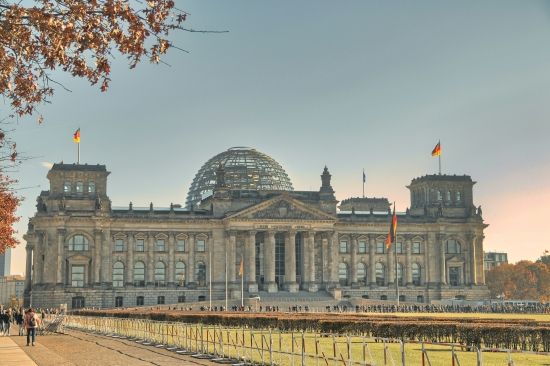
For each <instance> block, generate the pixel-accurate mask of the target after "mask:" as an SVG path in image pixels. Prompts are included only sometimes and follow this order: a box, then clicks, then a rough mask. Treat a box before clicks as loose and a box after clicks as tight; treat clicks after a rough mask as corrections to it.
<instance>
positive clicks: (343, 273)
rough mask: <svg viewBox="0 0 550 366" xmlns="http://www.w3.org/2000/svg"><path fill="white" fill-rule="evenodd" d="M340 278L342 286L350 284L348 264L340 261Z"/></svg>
mask: <svg viewBox="0 0 550 366" xmlns="http://www.w3.org/2000/svg"><path fill="white" fill-rule="evenodd" d="M338 279H339V280H340V286H347V285H348V265H347V264H346V263H344V262H340V264H339V265H338Z"/></svg>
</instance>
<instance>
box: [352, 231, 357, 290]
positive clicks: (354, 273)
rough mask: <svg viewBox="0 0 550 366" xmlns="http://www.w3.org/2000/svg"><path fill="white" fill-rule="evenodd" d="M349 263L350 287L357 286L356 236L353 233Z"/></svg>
mask: <svg viewBox="0 0 550 366" xmlns="http://www.w3.org/2000/svg"><path fill="white" fill-rule="evenodd" d="M350 256H351V263H350V267H351V268H350V273H351V287H352V288H353V287H356V288H357V287H359V284H358V283H357V236H356V235H353V236H352V237H351V254H350Z"/></svg>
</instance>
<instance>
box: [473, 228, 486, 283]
mask: <svg viewBox="0 0 550 366" xmlns="http://www.w3.org/2000/svg"><path fill="white" fill-rule="evenodd" d="M483 239H485V236H484V235H483V234H480V235H476V240H475V249H476V251H475V262H476V285H485V271H484V270H483Z"/></svg>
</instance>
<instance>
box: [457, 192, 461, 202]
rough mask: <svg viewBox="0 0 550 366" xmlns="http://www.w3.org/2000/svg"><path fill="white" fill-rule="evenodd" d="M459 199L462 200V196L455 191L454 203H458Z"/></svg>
mask: <svg viewBox="0 0 550 366" xmlns="http://www.w3.org/2000/svg"><path fill="white" fill-rule="evenodd" d="M461 199H462V194H461V193H460V191H456V202H460V200H461Z"/></svg>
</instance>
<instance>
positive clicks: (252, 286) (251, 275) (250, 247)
mask: <svg viewBox="0 0 550 366" xmlns="http://www.w3.org/2000/svg"><path fill="white" fill-rule="evenodd" d="M246 272H248V275H247V277H246V278H247V282H248V292H249V293H256V292H258V284H257V283H256V232H255V231H249V232H248V240H247V243H246V268H245V273H246Z"/></svg>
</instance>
